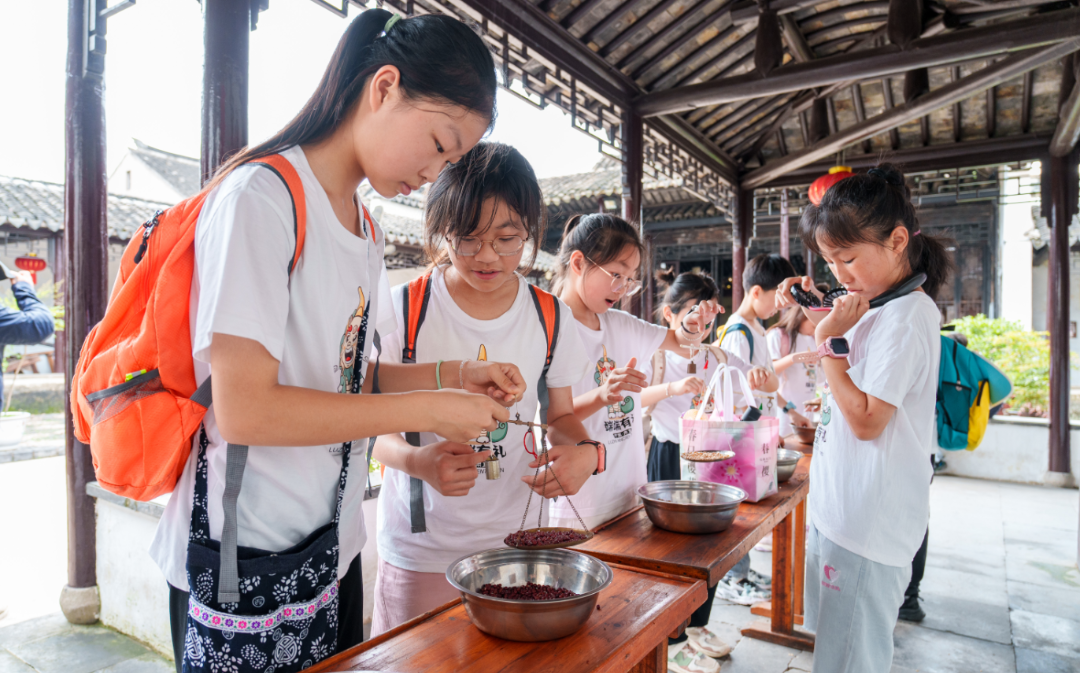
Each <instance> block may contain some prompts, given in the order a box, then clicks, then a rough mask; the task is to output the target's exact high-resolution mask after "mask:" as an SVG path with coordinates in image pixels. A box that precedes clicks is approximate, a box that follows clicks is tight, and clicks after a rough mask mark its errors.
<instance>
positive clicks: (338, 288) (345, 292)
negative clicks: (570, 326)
mask: <svg viewBox="0 0 1080 673" xmlns="http://www.w3.org/2000/svg"><path fill="white" fill-rule="evenodd" d="M495 87H496V83H495V71H494V64H493V62H492V59H491V55H490V53H489V52H488V49H487V47H486V46H485V45H484V43H483V41H482V40H481V39H480V38H479V37H478V36H477V35H476V34H474V33H473V32H472V31H471V30H470V29H469V28H468V27H466V26H465V25H464V24H462V23H460V22H458V21H456V20H454V19H452V18H449V17H446V16H439V15H427V16H419V17H414V18H409V19H402V18H401V17H400V16H397V15H391V14H390V13H389V12H386V11H384V10H381V9H372V10H368V11H366V12H364V13H363V14H361V15H360V16H359V17H357V18H356V19H355V20H354V21H353V22H352V23H351V24H350V25H349V27H348V28H347V29H346V31H345V34H344V35H343V36H342V38H341V41H340V43H339V44H338V46H337V49H336V51H335V52H334V55H333V57H332V58H331V61H330V64H329V65H328V66H327V68H326V72H325V74H324V75H323V77H322V80H321V81H320V82H319V85H318V87H317V88H316V90H315V93H314V94H313V95H312V97H311V99H310V100H309V101H308V102H307V104H306V105H304V107H303V109H302V110H301V111H300V113H299V114H298V115H297V116H296V117H295V118H294V119H293V120H292V121H291V122H289V124H287V125H286V126H285V128H284V129H282V130H281V131H280V132H278V133H276V134H275V135H274V136H273V137H271V138H270V139H269V140H267V141H265V142H263V143H261V144H259V145H256V146H254V147H250V148H247V149H245V150H242V151H241V152H239V153H238V154H237V155H236V156H234V157H233V158H232V159H230V160H229V161H228V162H226V163H225V165H224V166H222V168H221V169H220V170H219V171H218V172H217V174H216V175H215V176H214V177H213V179H212V180H211V181H210V183H209V185H207V187H206V193H205V201H204V202H203V204H202V207H201V210H200V211H199V216H198V218H199V219H198V222H197V225H196V228H195V241H194V249H195V276H194V278H193V282H192V287H191V307H192V311H191V314H192V319H191V336H192V350H193V353H192V355H193V358H194V361H195V373H196V379H197V381H198V382H199V383H200V384H202V383H204V382H206V380H207V378H208V377H209V375H210V372H211V370H212V371H213V384H212V388H211V386H206V387H207V388H211V390H212V393H213V406H211V407H210V410H209V412H208V413H207V415H206V418H205V422H204V427H203V429H202V431H201V432H196V440H195V441H194V442H193V446H192V452H191V457H190V459H189V460H188V463H187V465H186V466H185V468H184V471H183V474H182V476H181V477H180V479H179V481H178V483H177V486H176V489H175V490H174V492H173V494H172V497H171V499H170V501H169V503H168V505H167V506H166V509H165V513H164V515H163V516H162V518H161V522H160V524H159V526H158V530H157V532H156V534H155V538H154V542H153V545H152V548H151V555H152V557H153V558H154V560H155V561H156V562H157V564H158V565H159V567H160V568H161V569H162V571H163V572H164V574H165V579H166V580H167V581H168V583H169V586H170V618H171V623H172V636H173V648H174V652H175V660H176V666H177V670H178V671H196V670H199V671H201V670H208V669H209V668H214V669H215V670H217V668H219V667H222V666H224V667H226V668H228V669H229V670H232V671H236V672H237V673H249V672H254V671H260V672H261V671H265V670H267V666H268V665H269V666H270V668H272V669H274V670H276V671H278V673H284V672H286V671H299V670H301V669H302V668H306V667H308V666H310V665H312V664H313V663H316V662H318V661H321V660H323V659H325V658H327V657H328V656H330V655H332V654H334V653H335V652H338V651H340V650H343V649H345V648H348V647H350V646H352V645H355V644H357V643H359V642H360V641H361V640H362V638H363V630H362V629H363V624H362V622H363V618H362V615H363V593H362V587H363V581H362V578H361V573H360V558H359V555H360V549H361V547H362V546H363V544H364V541H365V537H366V533H365V530H364V519H363V514H362V512H361V504H362V502H363V498H364V495H363V486H364V483H365V476H366V474H365V473H366V469H365V460H364V459H365V457H366V456H365V454H366V453H367V451H368V441H367V440H362V441H357V440H358V438H361V437H375V436H378V435H382V434H389V433H398V432H406V431H408V432H421V431H425V432H428V431H436V430H437V431H438V432H439V434H440V435H442V436H444V437H446V438H448V439H451V440H454V441H467V440H468V439H470V438H473V437H476V436H478V435H479V434H481V433H482V432H484V431H486V430H495V429H496V428H497V427H498V425H499V423H500V422H503V421H506V420H507V419H508V418H509V415H508V412H507V409H506V405H509V404H511V403H513V402H514V401H515V400H516V399H517V398H518V396H519V395H520V394H521V393H522V392H523V390H524V384H523V382H522V380H521V375H520V373H519V372H518V370H517V368H516V367H514V366H512V365H501V364H498V363H494V362H468V363H462V362H459V361H453V362H439V363H437V364H436V363H428V364H413V365H402V364H387V365H384V366H383V367H382V368H381V371H378V372H376V371H373V370H372V369H370V367H369V364H370V363H369V360H370V358H371V357H373V356H374V353H372V344H373V343H375V344H376V345H377V343H378V333H377V332H378V331H382V332H383V333H384V334H385V333H389V332H390V331H393V329H394V328H395V325H394V318H393V307H392V306H391V305H390V300H389V295H388V292H389V287H388V283H387V278H386V268H385V266H384V264H383V246H384V243H385V240H384V237H383V233H382V231H381V230H380V229H379V226H378V224H377V223H376V222H375V221H374V220H373V219H372V217H371V215H370V214H369V213H368V211H367V209H366V208H365V207H364V204H363V203H361V202H360V200H359V198H358V197H357V194H356V190H357V187H358V186H359V185H360V183H361V182H362V181H363V180H367V181H369V182H370V183H371V185H372V187H373V188H374V189H375V190H376V191H377V192H379V193H380V194H381V195H383V196H385V197H393V196H395V195H397V194H406V195H407V194H409V193H410V192H411V191H412V190H414V189H417V188H418V187H420V186H421V185H423V184H424V183H427V182H431V181H433V180H435V178H436V177H437V176H438V175H439V172H440V171H441V170H442V169H443V167H444V166H446V165H448V164H452V163H454V162H456V161H458V160H459V159H460V158H461V157H463V156H464V155H465V154H466V153H467V152H468V151H469V150H470V148H472V146H473V145H475V144H476V143H477V142H478V141H479V140H480V138H481V137H482V136H483V135H484V133H485V132H486V131H487V130H488V128H489V127H490V126H491V124H492V122H493V120H494V118H495ZM304 222H306V226H303V223H304ZM149 233H150V231H149V230H148V231H147V234H148V236H147V238H146V239H144V240H147V241H148V243H149V247H148V250H147V253H146V254H147V255H148V256H151V255H154V254H160V253H155V241H154V239H153V238H150V237H149ZM301 233H302V234H303V235H301ZM387 318H389V322H387ZM376 380H377V382H378V387H379V388H380V389H381V391H382V392H386V393H400V394H397V395H370V394H362V393H370V392H372V391H373V384H374V383H375V381H376ZM439 389H441V390H439ZM453 389H457V390H453ZM436 390H438V392H436ZM489 390H490V391H492V392H491V393H490V396H489V395H487V394H484V393H486V392H487V391H489ZM493 398H494V399H493ZM350 458H351V467H352V469H351V470H350V469H349V468H350ZM241 486H242V487H241ZM237 549H239V551H238V552H237ZM226 559H229V560H226ZM237 559H238V560H237ZM301 615H302V616H303V618H302V619H301V618H300V616H301Z"/></svg>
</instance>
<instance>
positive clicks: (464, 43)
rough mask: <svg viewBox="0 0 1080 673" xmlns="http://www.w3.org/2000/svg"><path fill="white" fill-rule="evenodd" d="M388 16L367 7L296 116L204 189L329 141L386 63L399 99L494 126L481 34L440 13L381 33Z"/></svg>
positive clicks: (491, 70) (491, 68)
mask: <svg viewBox="0 0 1080 673" xmlns="http://www.w3.org/2000/svg"><path fill="white" fill-rule="evenodd" d="M391 16H393V15H392V14H391V13H390V12H388V11H386V10H385V9H369V10H367V11H365V12H363V13H362V14H360V15H359V16H357V17H356V18H355V19H353V22H352V23H351V24H349V27H348V28H347V29H346V30H345V34H344V35H342V36H341V40H340V41H339V42H338V46H337V49H335V50H334V55H333V56H331V57H330V64H329V65H327V66H326V72H325V73H323V76H322V80H320V81H319V86H318V87H316V88H315V93H313V94H312V95H311V98H310V99H309V100H308V102H307V103H306V104H304V107H303V109H301V110H300V113H299V114H297V115H296V117H294V118H293V120H292V121H290V122H289V123H288V124H286V125H285V128H283V129H281V130H280V131H278V132H277V133H276V134H274V135H273V136H272V137H271V138H270V139H268V140H267V141H265V142H263V143H261V144H259V145H255V146H254V147H248V148H246V149H244V150H241V151H240V152H238V153H236V154H235V155H233V156H232V157H231V158H230V159H229V160H228V161H226V162H225V163H224V164H222V166H221V167H220V168H219V169H218V170H217V172H216V173H215V175H214V179H213V180H212V181H211V182H210V184H209V185H208V188H213V187H215V186H216V185H218V184H220V182H221V180H222V179H224V177H225V176H226V175H228V173H229V172H230V171H231V170H232V169H234V168H236V167H237V166H239V165H241V164H244V163H247V162H249V161H252V160H254V159H259V158H262V157H266V156H269V155H271V154H277V153H278V152H281V151H282V150H284V149H286V148H289V147H292V146H293V145H305V144H310V143H315V142H318V141H320V140H323V139H324V138H326V137H328V136H329V135H330V134H332V133H333V132H334V131H335V130H336V129H337V128H338V127H339V126H340V125H341V123H342V122H343V121H345V118H346V116H347V115H348V114H349V112H350V111H351V110H352V108H353V106H354V105H355V104H356V103H357V101H359V100H360V98H361V96H362V94H363V92H364V87H365V85H366V84H367V81H368V78H370V77H371V76H372V75H373V74H375V73H376V72H377V71H378V70H379V68H382V67H383V66H387V65H391V66H394V67H395V68H397V69H398V72H400V73H401V84H400V87H401V91H402V95H403V96H405V98H407V99H412V100H425V99H426V100H433V101H436V102H441V103H450V104H453V105H457V106H460V107H463V108H465V109H466V110H469V111H471V112H475V113H476V114H479V115H481V116H483V117H486V118H487V119H488V122H489V126H490V125H491V124H493V123H494V122H495V90H496V86H497V84H496V81H495V62H494V61H493V60H492V58H491V52H490V51H488V48H487V47H486V46H485V45H484V42H483V40H481V39H480V36H478V35H477V34H476V33H474V32H473V31H472V29H470V28H469V27H468V26H466V25H465V24H464V23H462V22H460V21H458V20H457V19H454V18H452V17H449V16H445V15H443V14H424V15H422V16H414V17H412V18H408V19H400V20H398V21H397V22H396V23H395V24H394V25H393V26H392V28H391V29H390V30H389V31H387V32H385V33H384V30H385V28H386V23H387V21H388V20H389V19H390V17H391Z"/></svg>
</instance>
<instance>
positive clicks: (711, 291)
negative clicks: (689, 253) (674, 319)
mask: <svg viewBox="0 0 1080 673" xmlns="http://www.w3.org/2000/svg"><path fill="white" fill-rule="evenodd" d="M656 282H657V289H658V290H659V291H660V292H663V299H661V301H660V305H659V306H657V307H656V318H657V319H660V318H662V317H663V316H664V307H665V306H666V307H668V308H670V309H671V312H672V313H674V314H676V315H678V314H679V313H680V312H681V311H682V310H683V309H684V308H686V307H687V306H688V305H691V304H700V303H701V302H703V301H709V300H710V299H712V300H717V301H719V299H720V288H718V287H717V286H716V281H715V280H713V279H712V276H710V275H709V274H707V273H695V272H693V271H687V272H685V273H680V274H679V275H678V276H676V275H675V269H660V270H659V271H657V272H656Z"/></svg>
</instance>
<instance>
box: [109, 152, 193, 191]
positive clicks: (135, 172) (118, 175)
mask: <svg viewBox="0 0 1080 673" xmlns="http://www.w3.org/2000/svg"><path fill="white" fill-rule="evenodd" d="M128 172H130V173H131V178H130V186H129V185H128V176H127V174H128ZM108 184H109V193H110V194H121V195H123V196H134V197H137V198H140V199H146V200H148V201H160V202H162V203H178V202H179V201H182V200H183V199H185V198H187V196H188V195H186V194H181V193H179V192H177V191H176V188H175V187H173V186H172V185H171V184H169V182H168V181H166V180H165V178H163V177H161V175H160V174H158V173H157V172H155V171H152V170H150V168H149V167H148V166H147V165H146V164H144V163H143V162H142V161H140V160H139V159H138V158H137V157H136V156H135V155H133V154H132V153H131V152H130V151H129V152H126V153H125V154H124V156H123V158H121V159H120V163H119V164H117V165H116V168H114V169H113V172H112V173H111V174H110V175H109V183H108Z"/></svg>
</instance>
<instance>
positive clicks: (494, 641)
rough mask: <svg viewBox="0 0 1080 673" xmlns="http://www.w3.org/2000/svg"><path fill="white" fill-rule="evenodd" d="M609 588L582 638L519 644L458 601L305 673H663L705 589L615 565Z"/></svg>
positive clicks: (682, 579) (685, 580) (577, 635)
mask: <svg viewBox="0 0 1080 673" xmlns="http://www.w3.org/2000/svg"><path fill="white" fill-rule="evenodd" d="M611 569H612V570H613V571H614V577H613V578H612V581H611V585H610V586H608V588H607V589H604V591H603V592H602V593H601V594H600V600H599V602H598V603H597V607H598V608H599V609H598V610H595V611H593V615H592V618H590V619H589V621H588V622H586V623H585V626H584V627H582V628H581V630H579V631H578V632H577V633H574V634H573V635H570V636H567V637H566V638H561V639H559V640H553V641H549V642H544V643H516V642H511V641H508V640H502V639H500V638H495V637H493V636H489V635H487V634H485V633H482V632H481V631H480V630H479V629H477V628H476V627H475V626H473V625H472V622H471V621H470V620H469V616H468V615H467V614H466V613H465V607H464V606H463V605H462V603H461V600H460V599H458V600H455V601H453V602H451V603H447V604H446V605H444V606H442V607H441V608H438V609H436V610H433V611H432V612H429V613H427V614H426V615H422V616H420V617H417V618H416V619H413V620H412V621H409V622H406V623H404V624H402V625H401V626H399V627H397V628H395V629H393V630H391V631H388V632H386V633H384V634H382V635H380V636H378V637H377V638H373V639H371V640H370V641H368V642H366V643H363V644H361V645H357V646H356V647H354V648H352V649H350V650H347V651H345V652H342V653H340V654H338V655H336V656H334V657H332V658H330V659H328V660H326V661H324V662H322V663H320V664H318V665H317V666H314V667H312V668H310V669H308V670H310V671H384V672H393V673H416V672H419V671H425V672H430V673H451V672H453V673H459V672H460V673H464V672H469V671H475V672H477V673H479V672H481V671H483V672H484V673H489V672H490V673H494V672H496V671H515V672H521V673H546V672H550V673H555V672H564V671H574V673H578V672H579V671H580V672H582V673H584V672H585V671H596V672H598V673H627V672H631V673H664V672H665V671H667V639H668V635H670V634H671V633H672V632H674V631H675V630H677V629H678V628H679V627H680V625H681V624H683V623H685V622H686V621H687V620H688V619H689V618H690V615H691V613H693V612H694V610H695V609H697V607H698V606H699V605H701V604H702V602H704V600H705V596H706V587H705V583H704V582H700V581H695V580H691V579H688V578H685V577H676V576H672V575H665V574H663V573H657V572H651V571H647V570H642V569H638V568H629V567H626V566H621V565H617V564H612V565H611Z"/></svg>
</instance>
